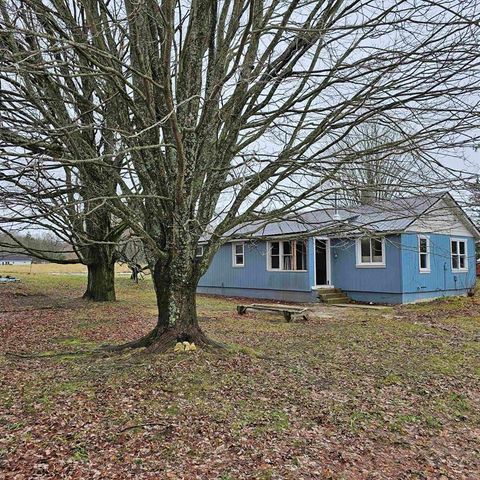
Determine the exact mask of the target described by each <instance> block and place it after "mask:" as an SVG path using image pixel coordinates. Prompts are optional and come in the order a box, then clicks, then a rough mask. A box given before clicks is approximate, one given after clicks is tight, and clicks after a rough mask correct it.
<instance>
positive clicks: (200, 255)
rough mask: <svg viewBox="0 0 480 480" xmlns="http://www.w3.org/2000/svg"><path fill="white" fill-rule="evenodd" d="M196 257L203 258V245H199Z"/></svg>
mask: <svg viewBox="0 0 480 480" xmlns="http://www.w3.org/2000/svg"><path fill="white" fill-rule="evenodd" d="M195 256H196V257H203V245H199V246H198V247H197V249H196V250H195Z"/></svg>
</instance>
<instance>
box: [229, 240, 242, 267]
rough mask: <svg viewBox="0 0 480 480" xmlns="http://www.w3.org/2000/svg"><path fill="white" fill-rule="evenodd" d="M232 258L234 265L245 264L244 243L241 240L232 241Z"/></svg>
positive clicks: (240, 265)
mask: <svg viewBox="0 0 480 480" xmlns="http://www.w3.org/2000/svg"><path fill="white" fill-rule="evenodd" d="M232 260H233V266H234V267H244V266H245V244H244V243H243V242H237V243H232Z"/></svg>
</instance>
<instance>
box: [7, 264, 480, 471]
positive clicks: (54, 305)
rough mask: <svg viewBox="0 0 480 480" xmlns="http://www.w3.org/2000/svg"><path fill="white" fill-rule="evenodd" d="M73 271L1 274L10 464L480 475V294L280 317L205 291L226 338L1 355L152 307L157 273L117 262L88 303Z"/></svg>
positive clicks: (121, 325) (205, 321)
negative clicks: (149, 276) (114, 276)
mask: <svg viewBox="0 0 480 480" xmlns="http://www.w3.org/2000/svg"><path fill="white" fill-rule="evenodd" d="M4 268H7V267H4ZM8 268H11V267H8ZM4 272H5V270H2V271H0V274H1V273H4ZM12 273H13V272H12ZM63 273H64V274H62V275H54V274H52V273H47V271H41V270H34V273H32V274H30V275H29V274H27V272H25V271H24V272H21V273H20V277H21V278H22V283H19V284H10V285H0V310H1V313H0V369H1V375H0V478H5V479H34V478H35V479H37V478H41V479H47V478H52V479H53V478H54V479H57V478H58V479H59V478H69V479H84V478H85V479H94V478H98V479H128V478H135V479H188V480H190V479H219V480H236V479H259V480H260V479H263V480H266V479H349V480H350V479H452V480H458V479H472V480H473V479H478V478H480V359H479V357H480V355H479V354H480V332H479V326H480V300H477V299H475V298H473V299H471V298H464V299H453V300H445V301H437V302H433V303H429V304H420V305H415V306H408V307H399V308H395V309H390V310H386V311H381V310H360V309H340V308H335V307H330V308H328V307H320V308H318V311H317V312H316V315H315V316H314V317H313V318H312V319H311V320H310V321H309V322H307V323H291V324H287V323H284V322H283V321H282V320H281V318H280V317H279V316H275V315H270V314H265V313H248V314H247V315H245V316H241V317H240V316H239V315H237V313H236V312H235V305H236V301H235V300H229V299H220V298H213V297H206V296H202V297H200V298H199V299H198V309H199V314H200V316H201V318H202V321H201V325H202V328H203V329H204V330H205V331H206V332H207V333H208V334H209V335H211V336H212V337H214V338H216V339H218V340H221V341H223V342H226V343H229V344H231V345H234V348H232V351H229V352H228V353H224V354H211V353H205V352H196V353H192V354H188V353H183V354H174V353H173V352H172V353H171V354H166V355H158V356H149V355H147V354H145V353H142V352H133V353H132V352H129V353H123V354H115V355H113V354H112V355H103V356H99V355H80V356H58V355H57V356H52V357H51V358H35V359H24V358H18V357H12V356H10V355H6V353H7V352H17V353H20V352H37V353H55V352H62V351H76V350H84V349H91V348H92V347H95V346H98V345H101V344H104V343H117V342H122V341H126V340H131V339H134V338H137V337H139V336H140V335H142V334H143V333H146V332H147V331H148V330H149V328H151V327H152V326H153V325H154V324H155V300H154V296H153V292H152V289H151V283H150V281H149V280H144V281H142V282H141V283H140V284H139V285H132V284H131V283H130V281H129V279H128V276H119V277H118V282H117V291H118V297H119V301H117V302H115V303H113V304H94V303H90V302H86V301H83V300H81V299H79V297H80V295H81V293H82V290H83V288H84V284H85V277H84V276H82V275H78V274H76V275H68V274H67V273H66V272H63Z"/></svg>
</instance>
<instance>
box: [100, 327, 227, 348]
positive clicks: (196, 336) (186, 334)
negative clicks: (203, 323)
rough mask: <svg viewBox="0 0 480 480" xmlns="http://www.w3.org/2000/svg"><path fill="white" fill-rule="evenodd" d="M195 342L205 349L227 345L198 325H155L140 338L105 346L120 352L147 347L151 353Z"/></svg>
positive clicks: (198, 346) (197, 345)
mask: <svg viewBox="0 0 480 480" xmlns="http://www.w3.org/2000/svg"><path fill="white" fill-rule="evenodd" d="M185 341H186V342H190V343H194V344H195V345H196V347H197V348H201V349H203V350H210V351H215V350H224V349H227V346H226V345H224V344H222V343H219V342H216V341H215V340H212V339H211V338H209V337H207V336H206V335H205V334H204V333H203V331H202V330H201V329H200V328H199V327H198V326H191V327H189V328H166V329H164V330H159V329H158V328H157V327H155V328H154V329H153V330H152V331H151V332H150V333H148V334H147V335H145V336H144V337H142V338H139V339H138V340H134V341H132V342H127V343H124V344H121V345H108V346H106V347H103V348H104V350H107V351H110V352H120V351H123V350H127V349H137V348H146V351H147V352H149V353H164V352H168V351H173V348H174V346H175V344H176V343H177V342H185Z"/></svg>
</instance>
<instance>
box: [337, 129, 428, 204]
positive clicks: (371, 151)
mask: <svg viewBox="0 0 480 480" xmlns="http://www.w3.org/2000/svg"><path fill="white" fill-rule="evenodd" d="M398 140H399V141H400V142H399V143H400V145H401V147H400V149H399V150H400V153H396V152H395V145H396V143H397V141H398ZM403 144H404V141H402V139H401V137H399V133H398V132H395V131H394V130H393V131H392V130H391V129H390V128H385V127H382V126H380V125H377V124H365V125H361V126H360V127H359V128H354V129H353V130H352V132H351V134H350V135H349V136H348V137H347V138H346V139H345V140H343V141H342V142H340V144H339V145H338V148H339V160H340V161H341V163H342V165H343V167H342V169H341V170H340V171H339V172H338V175H337V176H338V177H340V185H339V186H340V187H341V191H340V192H339V193H338V195H337V196H338V199H339V201H340V203H341V204H342V205H345V206H348V205H352V204H360V205H371V204H374V203H376V202H378V201H381V200H390V199H392V198H394V197H398V196H405V195H408V194H410V195H416V194H419V189H420V190H421V188H422V186H423V185H425V183H426V182H427V183H428V182H429V181H430V182H431V180H432V178H433V177H434V176H435V175H434V172H433V171H428V170H427V171H426V172H425V171H422V170H425V169H426V168H427V167H428V165H425V162H422V161H421V160H420V161H417V159H416V155H417V152H416V151H415V148H414V147H413V146H412V149H411V150H410V151H408V150H406V149H405V148H404V147H403Z"/></svg>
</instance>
